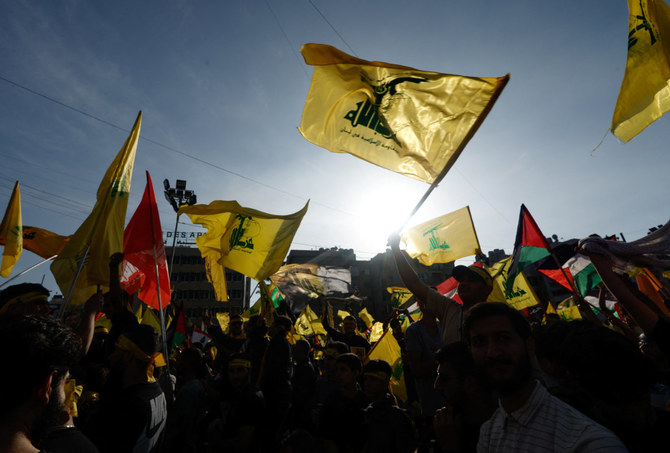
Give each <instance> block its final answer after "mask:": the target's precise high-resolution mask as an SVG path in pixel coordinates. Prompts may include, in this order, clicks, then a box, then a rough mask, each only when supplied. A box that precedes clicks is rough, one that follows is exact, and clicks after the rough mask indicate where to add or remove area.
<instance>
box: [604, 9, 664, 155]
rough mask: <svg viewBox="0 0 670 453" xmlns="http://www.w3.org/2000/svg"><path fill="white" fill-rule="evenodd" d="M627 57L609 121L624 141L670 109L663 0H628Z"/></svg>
mask: <svg viewBox="0 0 670 453" xmlns="http://www.w3.org/2000/svg"><path fill="white" fill-rule="evenodd" d="M628 10H629V14H630V15H629V18H628V58H627V61H626V72H625V74H624V77H623V82H622V83H621V90H620V91H619V98H618V99H617V103H616V107H615V108H614V116H613V118H612V126H611V129H612V133H613V134H614V135H616V136H617V137H619V138H620V139H621V140H623V141H624V142H627V141H629V140H630V139H632V138H633V137H635V136H636V135H637V134H639V133H640V132H642V131H643V130H644V129H645V128H646V127H647V126H649V125H650V124H651V123H653V122H654V121H656V120H657V119H659V118H660V117H662V116H663V114H664V113H665V112H667V111H668V110H670V42H669V41H668V40H670V7H668V5H666V4H665V2H664V1H663V0H628Z"/></svg>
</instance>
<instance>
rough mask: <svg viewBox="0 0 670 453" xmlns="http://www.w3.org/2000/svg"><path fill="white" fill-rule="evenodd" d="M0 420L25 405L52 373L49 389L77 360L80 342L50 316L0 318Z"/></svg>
mask: <svg viewBox="0 0 670 453" xmlns="http://www.w3.org/2000/svg"><path fill="white" fill-rule="evenodd" d="M0 357H2V360H3V363H4V369H3V371H2V373H0V420H2V419H4V418H5V417H7V416H8V415H9V414H11V413H12V411H13V410H15V409H16V408H17V407H18V406H20V405H21V404H22V403H24V402H25V401H27V400H28V399H29V398H31V396H32V395H33V394H34V393H35V392H36V391H37V390H38V389H39V388H40V387H41V386H42V385H43V384H44V380H45V379H46V378H47V377H48V376H49V375H50V374H51V373H52V372H54V371H56V372H57V373H56V378H55V380H54V381H52V386H56V385H58V383H59V382H60V379H63V378H64V377H65V374H66V372H67V371H68V370H69V369H70V367H72V366H73V365H74V364H75V363H77V361H78V360H79V358H80V357H81V339H80V338H79V336H77V335H76V334H75V333H74V332H73V331H72V330H71V329H70V328H69V327H66V326H65V325H64V324H62V323H61V322H60V321H59V320H57V319H56V318H54V317H51V316H36V315H30V316H27V315H21V314H7V315H3V316H0Z"/></svg>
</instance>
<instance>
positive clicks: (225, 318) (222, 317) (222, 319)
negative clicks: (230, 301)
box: [216, 313, 230, 333]
mask: <svg viewBox="0 0 670 453" xmlns="http://www.w3.org/2000/svg"><path fill="white" fill-rule="evenodd" d="M216 320H217V321H219V326H221V331H222V332H225V333H228V326H229V325H230V313H217V314H216Z"/></svg>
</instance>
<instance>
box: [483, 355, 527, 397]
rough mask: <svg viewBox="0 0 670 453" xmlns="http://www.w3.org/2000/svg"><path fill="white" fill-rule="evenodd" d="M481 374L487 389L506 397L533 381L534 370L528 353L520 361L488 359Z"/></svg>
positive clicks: (503, 358) (502, 358)
mask: <svg viewBox="0 0 670 453" xmlns="http://www.w3.org/2000/svg"><path fill="white" fill-rule="evenodd" d="M479 373H480V377H481V378H482V379H483V382H484V383H485V385H486V386H487V387H489V388H491V389H493V390H495V391H496V392H498V393H499V394H500V395H502V396H505V395H511V394H513V393H515V392H517V391H519V390H521V389H522V388H523V386H524V385H525V384H526V383H527V382H528V381H529V380H531V379H532V375H533V369H532V366H531V362H530V355H529V354H527V353H526V354H524V355H523V356H521V357H519V359H518V361H515V360H514V359H511V358H506V357H501V358H496V359H491V358H489V359H486V361H485V362H484V364H483V366H482V367H481V368H480V369H479Z"/></svg>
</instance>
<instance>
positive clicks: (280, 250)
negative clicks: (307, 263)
mask: <svg viewBox="0 0 670 453" xmlns="http://www.w3.org/2000/svg"><path fill="white" fill-rule="evenodd" d="M308 206H309V202H307V204H306V205H305V207H304V208H302V209H301V210H300V211H298V212H296V213H294V214H289V215H284V216H277V215H272V214H267V213H265V212H261V211H257V210H255V209H250V208H244V207H242V206H240V205H239V204H238V203H237V202H236V201H213V202H211V203H210V204H209V205H194V206H183V207H181V208H180V209H179V214H186V215H188V216H189V218H190V219H191V222H193V223H197V224H200V225H203V226H204V227H205V228H207V233H205V234H203V235H202V236H200V237H198V238H196V240H195V242H196V244H197V245H198V248H199V249H200V254H201V255H202V257H203V258H204V259H205V268H206V271H207V278H208V279H209V281H210V282H212V285H213V286H214V292H215V293H216V300H219V301H227V300H228V295H227V294H226V280H225V272H224V268H228V269H232V270H235V271H237V272H240V273H242V274H244V275H246V276H248V277H251V278H254V279H256V280H258V281H261V280H263V279H265V278H267V277H269V276H270V275H272V274H274V273H275V272H276V271H277V270H278V269H279V268H280V267H281V265H282V262H283V261H284V257H285V256H286V253H288V250H289V247H290V246H291V241H292V240H293V236H295V233H296V231H297V230H298V227H299V226H300V221H301V220H302V218H303V216H304V215H305V213H306V212H307V208H308Z"/></svg>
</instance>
